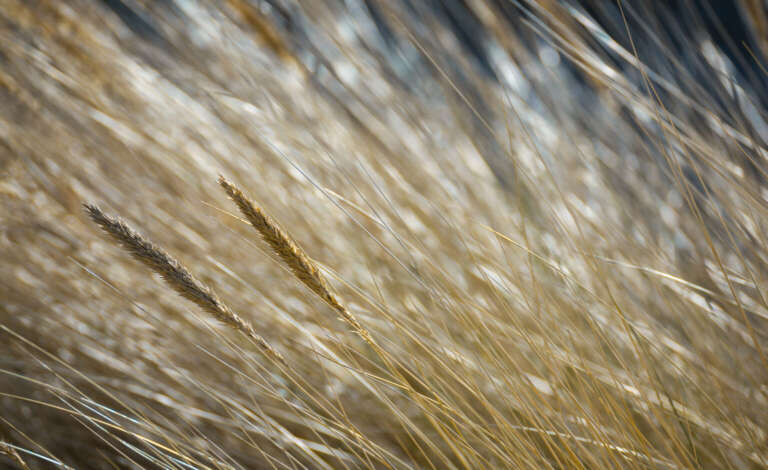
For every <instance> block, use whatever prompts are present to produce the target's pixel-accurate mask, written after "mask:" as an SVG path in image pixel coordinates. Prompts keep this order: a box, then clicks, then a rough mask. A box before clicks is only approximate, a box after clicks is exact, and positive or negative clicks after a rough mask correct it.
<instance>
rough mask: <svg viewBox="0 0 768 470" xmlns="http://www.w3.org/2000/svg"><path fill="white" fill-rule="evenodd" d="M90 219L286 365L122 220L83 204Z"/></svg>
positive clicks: (183, 292) (178, 289)
mask: <svg viewBox="0 0 768 470" xmlns="http://www.w3.org/2000/svg"><path fill="white" fill-rule="evenodd" d="M83 206H84V207H85V211H86V213H87V214H88V216H89V217H90V218H91V220H93V221H94V222H95V223H96V224H97V225H99V227H101V228H102V229H103V230H104V231H105V232H106V233H107V234H109V235H110V236H111V237H112V238H113V239H114V240H115V241H117V242H118V243H119V244H120V245H121V246H122V247H123V248H125V249H126V250H127V251H128V252H129V253H130V254H131V255H133V257H134V258H136V259H137V260H139V261H141V262H142V263H144V264H145V265H146V266H147V267H149V268H150V269H152V270H153V271H155V272H156V273H158V274H160V276H162V278H163V279H164V280H165V282H166V283H168V285H169V286H171V288H173V290H175V291H176V292H177V293H178V294H179V295H181V296H182V297H184V298H185V299H187V300H191V301H192V302H194V303H195V304H197V305H198V307H200V308H202V309H203V310H205V311H206V312H208V313H210V314H211V315H213V317H214V318H216V319H217V320H218V321H220V322H221V323H224V324H225V325H227V326H230V327H232V328H234V329H235V330H237V331H239V332H241V333H243V334H244V335H246V336H247V337H248V338H250V339H252V340H253V341H255V342H256V344H257V345H258V346H259V347H260V348H261V349H262V350H263V351H264V352H265V353H266V354H267V355H269V356H271V357H272V358H274V359H277V360H279V361H281V362H284V359H283V357H282V355H280V353H278V352H277V351H276V350H275V349H273V348H272V346H270V345H269V343H267V341H266V340H265V339H264V338H263V337H262V336H261V335H259V334H258V333H256V331H255V330H254V328H253V326H251V324H250V323H248V322H247V321H246V320H243V319H242V318H241V317H240V316H239V315H238V314H236V313H235V312H233V311H232V310H231V309H230V308H229V307H227V306H226V305H225V304H224V303H223V302H222V301H221V300H220V299H219V298H218V297H217V296H216V294H215V293H214V292H213V291H212V290H211V289H210V288H209V287H208V286H206V285H205V284H203V283H202V282H200V281H199V280H197V279H195V277H194V276H193V275H192V274H191V273H190V272H189V271H188V270H187V269H186V268H185V267H184V266H183V265H182V264H181V263H180V262H178V261H177V260H176V259H174V258H173V257H172V256H170V255H169V254H168V253H166V252H165V251H163V250H162V249H160V248H159V247H157V246H156V245H155V244H154V243H152V242H151V241H149V240H147V239H146V238H144V237H143V236H142V235H140V234H139V233H138V232H136V231H135V230H133V229H132V228H131V227H129V226H128V225H127V224H126V223H125V222H123V221H122V220H120V219H117V218H114V217H110V216H108V215H106V214H105V213H104V212H103V211H102V210H101V209H100V208H99V207H98V206H95V205H93V204H84V205H83Z"/></svg>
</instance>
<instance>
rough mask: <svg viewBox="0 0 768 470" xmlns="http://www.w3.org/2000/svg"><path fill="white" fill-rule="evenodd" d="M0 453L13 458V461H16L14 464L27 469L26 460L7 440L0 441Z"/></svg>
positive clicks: (24, 469)
mask: <svg viewBox="0 0 768 470" xmlns="http://www.w3.org/2000/svg"><path fill="white" fill-rule="evenodd" d="M0 454H2V455H7V456H8V457H10V458H11V459H13V461H14V462H16V465H18V466H19V468H21V469H22V470H29V465H27V462H25V461H24V459H23V458H21V455H19V451H17V450H16V449H14V448H13V447H11V445H10V444H8V443H7V442H3V441H0Z"/></svg>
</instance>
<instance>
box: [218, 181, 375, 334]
mask: <svg viewBox="0 0 768 470" xmlns="http://www.w3.org/2000/svg"><path fill="white" fill-rule="evenodd" d="M219 184H220V185H221V187H222V188H224V190H225V191H226V192H227V194H228V195H229V197H230V198H232V200H233V201H234V202H235V204H237V207H238V208H239V209H240V212H242V214H243V215H244V216H245V218H246V219H248V221H249V222H250V223H251V225H253V227H254V228H255V229H256V230H257V231H258V232H259V233H260V234H261V237H262V238H263V239H264V241H265V242H266V243H267V244H268V245H269V246H270V247H271V248H272V250H274V252H275V253H277V255H278V256H279V257H280V259H282V260H283V262H284V263H285V264H286V265H287V266H288V267H289V268H290V270H291V272H293V274H294V276H296V277H297V278H298V279H299V281H301V282H302V283H303V284H304V285H305V286H307V287H308V288H309V290H311V291H312V292H314V293H315V294H317V295H318V296H319V297H320V298H322V299H323V300H324V301H325V302H326V303H327V304H328V305H330V306H331V307H332V308H333V309H334V310H336V312H338V314H339V315H341V317H342V318H343V319H344V321H346V322H347V323H348V324H349V325H350V326H351V327H352V328H353V329H354V330H355V332H356V333H357V334H359V335H360V336H361V337H362V338H363V340H365V341H366V342H367V343H369V344H371V345H374V344H375V342H374V341H373V338H372V337H371V335H370V333H369V332H368V330H367V329H366V328H365V327H363V325H361V324H360V322H359V321H357V318H355V316H354V315H352V313H350V312H349V310H347V308H346V307H345V306H344V305H343V304H342V303H341V302H340V301H339V298H338V296H337V295H336V294H334V293H333V292H332V291H331V289H330V287H329V286H328V282H327V281H326V280H325V277H324V276H323V274H322V273H321V272H320V269H319V268H318V267H317V265H316V264H315V263H314V262H313V261H312V260H311V259H310V258H309V256H307V254H306V253H305V252H304V250H303V249H302V248H301V247H300V246H299V245H298V244H297V243H296V242H295V241H293V239H292V238H291V237H290V236H289V235H288V234H287V233H285V232H284V231H283V230H282V229H281V228H280V227H279V226H278V225H277V222H275V221H274V220H273V219H272V218H271V217H270V216H269V215H267V214H266V213H264V211H262V210H261V209H260V208H259V207H258V206H256V205H255V204H254V203H253V201H251V200H250V199H249V198H248V196H246V195H245V194H243V192H242V191H241V190H240V189H239V188H237V186H235V185H234V184H233V183H231V182H230V181H228V180H227V179H226V178H224V177H223V176H220V177H219Z"/></svg>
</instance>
